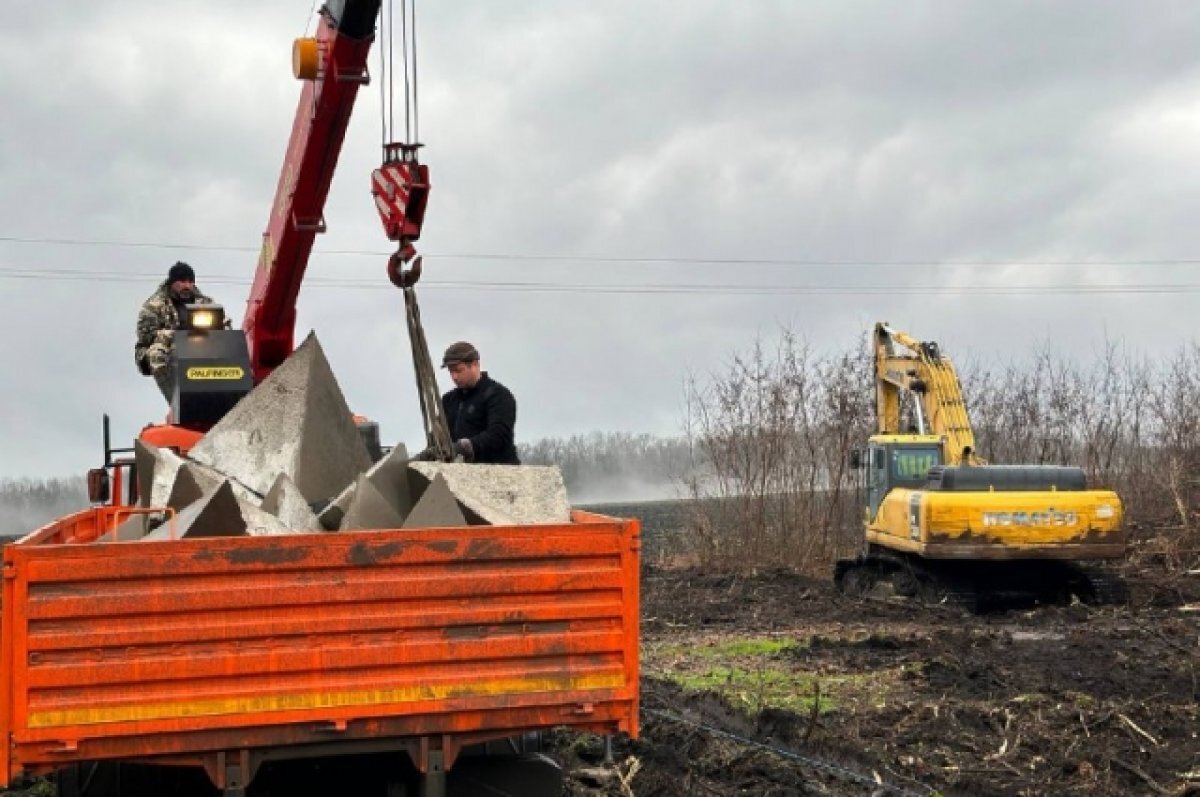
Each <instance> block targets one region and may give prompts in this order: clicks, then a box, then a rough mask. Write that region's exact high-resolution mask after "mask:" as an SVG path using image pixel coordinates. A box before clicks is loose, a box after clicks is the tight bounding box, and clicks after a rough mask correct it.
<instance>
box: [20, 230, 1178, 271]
mask: <svg viewBox="0 0 1200 797" xmlns="http://www.w3.org/2000/svg"><path fill="white" fill-rule="evenodd" d="M0 243H10V244H29V245H43V246H102V247H116V248H126V249H171V250H178V251H196V252H253V253H256V254H257V253H258V252H259V247H257V246H244V245H242V246H232V245H222V244H191V243H169V242H163V241H105V240H96V239H85V238H37V237H28V236H16V235H0ZM314 254H315V255H337V256H355V257H361V256H369V257H387V256H388V255H390V254H391V252H389V251H385V250H382V249H328V250H318V251H315V252H314ZM424 256H425V257H427V258H430V259H440V260H503V261H527V262H550V263H555V262H561V263H631V264H634V263H641V264H666V265H716V266H808V267H816V266H884V267H887V266H957V267H972V266H978V267H988V266H990V267H1004V266H1019V267H1022V266H1028V267H1064V266H1067V267H1088V266H1189V265H1200V258H1144V259H1134V260H1116V259H1110V260H1084V259H1063V260H1020V259H999V260H997V259H986V258H979V259H972V260H944V259H938V258H927V259H908V260H874V259H832V258H826V259H822V258H722V257H657V256H644V257H642V256H623V257H611V256H601V255H556V254H539V253H517V252H441V253H426V254H425V255H424Z"/></svg>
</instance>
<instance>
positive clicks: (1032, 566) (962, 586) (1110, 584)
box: [834, 546, 1128, 614]
mask: <svg viewBox="0 0 1200 797" xmlns="http://www.w3.org/2000/svg"><path fill="white" fill-rule="evenodd" d="M834 583H835V584H836V586H837V588H838V589H839V590H840V591H841V592H843V593H845V594H847V595H851V596H857V597H865V596H872V595H875V596H879V597H889V596H900V597H903V598H909V599H913V600H917V601H920V602H921V603H925V604H928V605H943V606H956V607H958V608H961V609H965V610H966V611H969V612H972V613H975V614H982V613H987V612H992V611H1004V610H1007V609H1014V608H1028V607H1033V606H1048V605H1059V606H1061V605H1066V604H1069V603H1070V602H1072V601H1073V600H1079V601H1081V602H1083V603H1086V604H1089V605H1117V604H1123V603H1125V602H1126V601H1127V600H1128V590H1127V588H1126V586H1125V583H1124V582H1123V581H1122V580H1121V578H1120V577H1119V575H1118V574H1117V573H1115V572H1114V571H1112V570H1108V569H1104V568H1100V567H1095V566H1093V567H1088V568H1084V567H1081V566H1080V565H1078V564H1075V563H1072V562H1058V561H1041V560H1015V561H1005V562H980V561H955V560H934V559H922V558H920V557H917V556H913V555H911V554H905V553H902V552H897V551H890V550H887V549H884V548H879V547H877V546H871V548H870V549H869V550H868V551H867V552H866V553H864V554H861V555H859V556H858V557H857V558H855V559H844V560H841V561H839V562H838V563H837V565H836V568H835V571H834Z"/></svg>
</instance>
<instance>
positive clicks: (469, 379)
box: [442, 340, 521, 465]
mask: <svg viewBox="0 0 1200 797" xmlns="http://www.w3.org/2000/svg"><path fill="white" fill-rule="evenodd" d="M442 367H443V368H445V369H446V370H448V371H449V372H450V378H451V379H453V380H454V385H455V387H454V390H451V391H450V392H449V393H447V394H446V395H444V396H442V410H443V412H445V414H446V424H447V425H448V426H449V427H450V439H451V440H453V441H454V448H455V450H456V451H457V452H458V453H459V454H461V455H462V458H463V460H464V461H465V462H488V463H492V464H496V465H520V464H521V461H520V460H519V459H517V447H516V444H515V443H514V442H513V427H515V426H516V424H517V400H516V399H515V398H514V397H513V394H512V392H511V391H510V390H509V389H508V388H506V387H505V386H504V385H502V384H500V383H499V382H497V381H496V380H495V379H492V378H491V377H490V376H488V374H487V371H481V370H480V369H479V352H478V351H477V350H476V349H475V347H474V346H472V345H471V344H470V343H467V342H466V341H465V340H460V341H459V342H457V343H452V344H451V345H450V347H449V348H448V349H446V354H445V355H444V356H443V357H442Z"/></svg>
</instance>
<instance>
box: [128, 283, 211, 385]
mask: <svg viewBox="0 0 1200 797" xmlns="http://www.w3.org/2000/svg"><path fill="white" fill-rule="evenodd" d="M189 304H212V299H210V298H208V297H207V296H205V295H204V294H202V293H201V292H200V290H199V289H198V288H197V287H196V272H195V271H193V270H192V267H191V266H189V265H188V264H187V263H176V264H175V265H173V266H171V269H170V271H168V272H167V278H166V279H165V280H164V281H163V283H162V284H161V285H159V286H158V290H156V291H155V292H154V293H153V294H151V296H150V298H148V299H147V300H146V301H145V302H143V303H142V309H141V312H139V313H138V319H137V343H135V344H134V348H133V359H134V361H135V362H136V363H137V367H138V370H139V371H140V372H141V373H142V374H143V375H145V376H153V377H154V381H155V382H156V383H157V384H158V389H159V390H161V391H162V394H163V397H164V398H165V399H166V400H167V403H168V404H169V403H170V402H171V396H172V393H174V391H175V371H174V367H173V356H172V355H173V353H174V348H175V330H177V329H182V328H183V327H184V325H185V324H186V322H187V318H186V317H185V314H186V312H187V310H186V309H185V307H186V306H187V305H189Z"/></svg>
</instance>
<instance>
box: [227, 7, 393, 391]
mask: <svg viewBox="0 0 1200 797" xmlns="http://www.w3.org/2000/svg"><path fill="white" fill-rule="evenodd" d="M380 1H381V0H328V2H326V3H325V5H324V6H323V7H322V9H321V22H320V28H319V29H318V31H317V35H316V36H315V37H314V38H311V39H299V40H297V41H296V46H295V49H294V50H293V58H292V67H293V71H294V72H295V74H296V77H297V78H299V79H301V80H304V88H303V92H302V94H301V97H300V102H299V103H298V104H297V106H296V119H295V122H294V123H293V125H292V135H291V139H290V140H289V142H288V148H287V156H286V157H285V159H284V162H283V169H282V170H281V171H280V174H279V184H278V186H277V188H276V189H275V200H274V202H273V203H272V205H271V217H270V219H269V220H268V222H267V229H266V232H264V233H263V241H262V250H261V252H260V254H259V258H258V268H257V269H256V271H255V274H254V285H253V287H252V288H251V290H250V297H249V300H248V301H247V304H246V315H245V318H244V320H243V322H242V329H243V331H244V332H245V333H246V342H247V344H248V347H249V350H250V363H251V367H252V370H253V372H254V381H255V382H256V383H257V382H261V381H262V380H263V379H265V378H266V377H267V375H268V374H270V373H271V371H272V369H274V368H275V367H277V366H278V365H279V364H280V363H282V362H283V361H284V360H285V359H286V358H287V356H288V355H289V354H291V353H292V349H293V348H294V345H295V344H294V337H295V324H296V298H297V297H298V296H299V293H300V285H301V283H302V282H303V280H304V271H305V269H306V268H307V266H308V258H309V255H310V254H311V253H312V248H313V242H314V240H315V238H316V235H317V233H321V232H324V231H325V217H324V208H325V199H326V197H327V196H328V195H329V186H330V183H331V182H332V180H333V173H334V169H335V167H336V166H337V160H338V155H339V154H340V153H341V150H342V142H343V141H344V139H345V136H346V126H347V125H348V123H349V121H350V113H351V111H352V110H353V109H354V99H355V97H356V96H357V94H358V90H359V88H360V87H361V86H363V85H364V84H366V83H367V82H369V79H370V78H369V75H368V73H367V56H368V55H369V53H370V50H371V45H372V43H373V42H374V41H375V23H376V20H377V18H378V16H379V7H380Z"/></svg>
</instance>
